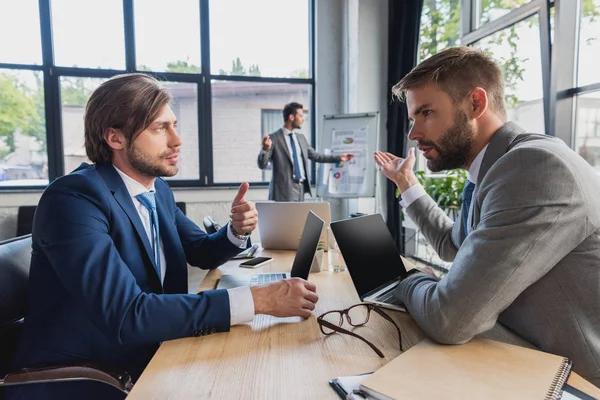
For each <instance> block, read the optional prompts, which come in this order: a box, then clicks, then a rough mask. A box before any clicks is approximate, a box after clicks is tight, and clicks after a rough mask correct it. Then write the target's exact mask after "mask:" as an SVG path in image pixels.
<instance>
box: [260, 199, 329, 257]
mask: <svg viewBox="0 0 600 400" xmlns="http://www.w3.org/2000/svg"><path fill="white" fill-rule="evenodd" d="M256 211H258V233H259V235H260V244H261V246H262V247H263V248H264V249H267V250H296V249H297V248H298V243H299V241H300V235H301V234H302V226H303V225H304V220H305V219H306V215H307V214H308V212H309V211H312V212H314V213H315V214H316V215H317V216H319V217H320V218H321V219H322V220H323V221H324V222H325V225H324V226H323V229H322V230H321V237H320V240H321V241H322V242H323V243H327V227H328V226H329V223H330V222H331V213H330V210H329V203H299V202H257V203H256ZM325 247H327V246H325Z"/></svg>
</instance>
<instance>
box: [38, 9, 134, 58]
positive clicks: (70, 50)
mask: <svg viewBox="0 0 600 400" xmlns="http://www.w3.org/2000/svg"><path fill="white" fill-rule="evenodd" d="M50 3H51V5H52V34H53V35H54V37H53V39H54V50H55V52H56V55H55V57H56V64H57V65H62V66H68V67H87V68H107V69H125V42H124V39H123V36H124V34H123V28H122V27H123V2H122V1H121V0H105V1H101V2H95V1H80V0H52V1H51V2H50Z"/></svg>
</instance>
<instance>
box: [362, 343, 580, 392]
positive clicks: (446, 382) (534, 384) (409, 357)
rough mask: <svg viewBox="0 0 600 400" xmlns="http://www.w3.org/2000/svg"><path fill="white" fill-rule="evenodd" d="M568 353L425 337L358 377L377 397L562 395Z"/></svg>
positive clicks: (569, 362)
mask: <svg viewBox="0 0 600 400" xmlns="http://www.w3.org/2000/svg"><path fill="white" fill-rule="evenodd" d="M571 367H572V363H571V361H570V360H569V359H567V358H564V357H560V356H557V355H553V354H549V353H544V352H541V351H537V350H531V349H527V348H524V347H519V346H514V345H511V344H506V343H500V342H496V341H492V340H485V339H473V340H471V341H470V342H468V343H466V344H463V345H456V346H447V345H440V344H436V343H434V342H432V341H430V340H424V341H423V342H421V343H419V344H417V345H416V346H414V347H412V348H410V349H409V350H407V351H405V352H404V353H402V354H401V355H399V356H398V357H396V358H395V359H394V360H392V361H390V362H389V363H388V364H386V365H385V366H383V367H382V368H380V369H379V370H377V371H375V373H373V374H372V375H371V376H369V377H367V378H366V379H365V380H364V381H362V382H361V383H360V388H361V390H362V391H364V392H365V393H367V394H368V395H369V396H371V397H373V398H375V399H490V400H493V399H547V400H554V399H560V398H561V396H562V389H563V385H564V384H565V382H566V381H567V378H568V377H569V374H570V372H571Z"/></svg>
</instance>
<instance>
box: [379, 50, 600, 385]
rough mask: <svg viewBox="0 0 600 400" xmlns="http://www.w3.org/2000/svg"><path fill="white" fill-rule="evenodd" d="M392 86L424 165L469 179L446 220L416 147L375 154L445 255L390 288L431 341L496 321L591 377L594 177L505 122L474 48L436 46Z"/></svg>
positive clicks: (599, 249)
mask: <svg viewBox="0 0 600 400" xmlns="http://www.w3.org/2000/svg"><path fill="white" fill-rule="evenodd" d="M393 90H394V93H395V94H396V95H398V96H400V97H402V98H405V99H406V102H407V106H408V112H409V117H410V119H411V120H413V121H414V125H413V126H412V128H411V130H410V133H409V135H408V138H409V139H410V140H415V141H416V142H417V147H418V148H419V150H420V151H422V152H423V155H424V156H425V158H426V159H427V165H428V167H429V169H431V170H432V171H441V170H447V169H453V168H464V169H465V170H467V172H468V179H469V182H468V183H467V185H466V187H465V191H464V194H463V196H464V197H463V209H462V210H461V213H460V217H459V219H458V220H457V221H456V222H453V221H452V220H450V219H449V218H448V217H447V216H446V214H444V212H443V211H442V210H441V209H440V208H439V207H438V206H437V205H436V204H435V202H434V201H433V200H432V198H431V197H429V196H428V195H426V194H425V191H424V189H423V187H422V186H421V185H419V183H418V181H417V178H416V177H415V174H414V173H413V166H414V163H415V154H414V149H411V150H410V151H409V152H408V156H407V157H406V158H405V159H403V158H399V157H396V156H394V155H392V154H389V153H376V154H375V160H376V162H377V164H378V165H379V166H381V167H382V171H383V172H384V174H385V175H386V176H387V177H388V178H389V179H391V180H392V181H394V182H395V184H396V185H397V187H398V189H399V190H400V192H401V195H402V203H404V206H405V207H406V211H407V213H408V215H409V216H410V218H411V219H412V220H413V221H415V223H416V224H417V225H418V226H419V228H420V229H421V231H422V232H423V233H424V235H425V236H426V237H427V239H428V241H429V243H431V244H432V245H433V247H435V249H436V251H437V253H438V254H439V255H440V257H441V258H442V259H444V260H447V261H453V264H452V266H451V268H450V270H449V272H448V274H447V275H446V276H445V277H443V278H442V279H441V280H438V279H436V278H435V277H432V276H430V275H427V274H415V275H412V276H409V277H408V278H406V279H404V280H403V281H402V282H400V284H399V286H398V288H397V289H396V296H397V297H398V298H399V299H400V300H401V301H402V302H403V303H404V304H405V305H406V308H407V310H408V311H409V312H410V314H411V315H412V316H413V318H414V319H415V321H416V322H417V324H418V325H419V326H420V327H421V328H422V329H423V330H424V331H425V333H426V334H427V335H429V336H430V337H431V338H433V339H434V340H436V341H438V342H441V343H448V344H458V343H465V342H467V341H469V340H471V339H472V338H473V337H474V336H475V335H478V334H480V333H483V332H486V331H489V330H490V329H492V328H493V327H494V325H495V324H496V323H497V322H498V323H500V324H501V325H502V326H504V327H505V328H508V329H509V330H510V331H512V332H514V333H516V334H517V335H519V336H520V337H522V338H523V339H525V340H527V341H528V342H530V343H531V344H533V345H535V346H536V347H538V348H539V349H541V350H543V351H547V352H550V353H554V354H559V355H562V356H566V357H569V358H570V359H571V360H572V361H573V365H574V370H575V371H576V372H578V373H579V374H581V375H582V376H583V377H584V378H586V379H588V380H590V381H591V382H592V383H594V384H595V385H600V204H599V200H598V199H600V179H599V177H598V175H597V173H596V172H595V171H594V170H593V169H592V168H591V167H590V165H589V164H588V163H587V162H586V161H585V160H584V159H583V158H581V157H580V156H578V155H577V154H576V153H575V152H574V151H572V150H571V149H570V148H569V147H568V146H566V145H565V144H564V143H563V142H562V141H560V140H559V139H556V138H554V137H550V136H545V135H538V134H529V133H524V131H523V130H522V129H521V128H519V127H518V126H517V125H516V124H514V123H512V122H506V120H507V117H506V110H505V108H504V83H503V79H502V73H501V70H500V69H499V67H498V66H497V65H496V64H495V63H494V62H493V61H492V60H491V59H490V58H489V57H488V56H486V55H484V54H483V53H482V52H480V51H478V50H475V49H472V48H468V47H455V48H449V49H447V50H444V51H442V52H441V53H438V54H436V55H434V56H432V57H431V58H429V59H427V60H425V61H423V62H422V63H421V64H420V65H418V66H417V67H415V68H414V69H413V70H412V71H411V72H410V73H409V74H408V75H406V76H405V77H404V78H403V79H402V80H401V81H400V82H399V83H398V84H397V85H396V86H395V87H394V89H393ZM469 192H471V193H472V195H470V193H469Z"/></svg>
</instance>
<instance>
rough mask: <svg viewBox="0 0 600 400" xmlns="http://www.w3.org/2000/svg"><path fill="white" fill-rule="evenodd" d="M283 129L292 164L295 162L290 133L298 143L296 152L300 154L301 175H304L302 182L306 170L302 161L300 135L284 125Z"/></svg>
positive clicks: (302, 179)
mask: <svg viewBox="0 0 600 400" xmlns="http://www.w3.org/2000/svg"><path fill="white" fill-rule="evenodd" d="M281 129H283V135H284V136H285V143H286V144H287V148H288V151H289V152H290V157H291V160H292V165H293V163H294V152H293V151H292V141H291V140H290V133H291V134H292V137H293V138H294V144H295V145H296V154H297V155H298V165H300V175H302V176H301V178H300V182H302V181H304V180H305V179H306V172H305V171H304V163H303V162H302V150H301V149H300V143H298V137H297V136H296V134H295V133H294V132H292V131H289V130H288V129H287V128H286V127H283V128H281Z"/></svg>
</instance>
